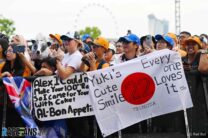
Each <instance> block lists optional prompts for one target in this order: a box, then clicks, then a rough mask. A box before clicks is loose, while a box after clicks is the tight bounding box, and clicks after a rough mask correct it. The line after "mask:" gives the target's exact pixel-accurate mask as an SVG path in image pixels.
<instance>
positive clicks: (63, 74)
mask: <svg viewBox="0 0 208 138" xmlns="http://www.w3.org/2000/svg"><path fill="white" fill-rule="evenodd" d="M56 68H57V72H58V75H59V77H60V78H61V79H62V80H64V79H66V78H67V77H69V76H70V75H71V74H73V73H74V72H75V69H74V68H73V67H71V66H68V67H66V68H65V67H63V66H62V65H61V62H60V61H59V60H57V63H56Z"/></svg>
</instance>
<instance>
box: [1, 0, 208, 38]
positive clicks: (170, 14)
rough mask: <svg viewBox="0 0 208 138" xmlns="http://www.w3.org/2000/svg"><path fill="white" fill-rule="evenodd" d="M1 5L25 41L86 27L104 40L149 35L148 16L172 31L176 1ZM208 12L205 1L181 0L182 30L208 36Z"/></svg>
mask: <svg viewBox="0 0 208 138" xmlns="http://www.w3.org/2000/svg"><path fill="white" fill-rule="evenodd" d="M0 5H1V8H0V15H3V16H4V17H6V18H10V19H12V20H14V22H15V27H16V33H17V34H22V35H23V36H25V37H26V38H27V39H30V38H33V37H35V36H36V34H38V33H40V32H41V33H43V34H45V35H48V34H49V33H54V34H55V33H59V34H65V33H66V32H68V31H71V30H80V29H84V28H85V27H86V26H97V27H99V28H100V29H101V31H102V36H105V37H107V38H112V37H113V38H118V37H119V36H122V35H125V34H126V32H127V30H128V29H131V30H132V32H133V33H135V34H137V35H138V36H142V35H145V34H148V32H149V31H148V18H147V16H148V15H149V14H154V15H155V16H156V17H157V18H159V19H165V20H168V21H169V31H170V32H175V10H174V8H175V0H0ZM207 13H208V1H207V0H181V30H188V31H190V32H191V33H192V34H200V33H208V27H207V25H208V19H206V18H208V16H207Z"/></svg>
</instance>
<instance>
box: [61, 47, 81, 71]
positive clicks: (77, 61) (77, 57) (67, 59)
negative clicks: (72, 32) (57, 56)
mask: <svg viewBox="0 0 208 138" xmlns="http://www.w3.org/2000/svg"><path fill="white" fill-rule="evenodd" d="M81 59H82V54H81V53H80V52H79V51H78V50H77V51H76V52H74V53H73V54H69V53H67V54H65V55H64V57H63V59H62V61H61V63H62V65H63V66H64V67H65V68H66V67H69V66H70V67H73V68H74V69H75V70H76V71H78V70H79V67H80V65H81V63H82V61H81Z"/></svg>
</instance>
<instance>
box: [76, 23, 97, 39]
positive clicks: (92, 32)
mask: <svg viewBox="0 0 208 138" xmlns="http://www.w3.org/2000/svg"><path fill="white" fill-rule="evenodd" d="M79 34H80V35H81V36H82V35H84V34H89V35H90V36H91V37H92V38H93V39H95V38H97V37H98V36H100V35H101V31H100V29H99V28H98V27H95V26H93V27H86V28H85V29H84V30H80V31H79Z"/></svg>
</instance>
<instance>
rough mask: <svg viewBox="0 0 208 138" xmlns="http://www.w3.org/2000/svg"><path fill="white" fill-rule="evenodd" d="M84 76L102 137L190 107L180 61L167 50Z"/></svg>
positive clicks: (189, 98)
mask: <svg viewBox="0 0 208 138" xmlns="http://www.w3.org/2000/svg"><path fill="white" fill-rule="evenodd" d="M87 75H88V78H89V86H90V97H91V100H92V103H93V109H94V113H95V116H96V119H97V122H98V124H99V127H100V129H101V132H102V134H103V136H104V137H106V136H108V135H110V134H112V133H114V132H116V131H118V130H121V129H123V128H126V127H128V126H131V125H133V124H135V123H137V122H140V121H142V120H145V119H148V118H152V117H155V116H159V115H163V114H167V113H171V112H175V111H179V110H183V109H185V108H190V107H192V106H193V104H192V100H191V97H190V93H189V88H188V85H187V81H186V78H185V75H184V70H183V65H182V63H181V57H180V56H179V55H178V53H176V52H173V51H170V50H161V51H157V52H154V53H151V54H148V55H145V56H142V57H139V58H137V59H134V60H131V61H128V62H126V63H122V64H120V65H117V66H114V67H110V68H106V69H102V70H98V71H93V72H88V73H87Z"/></svg>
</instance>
